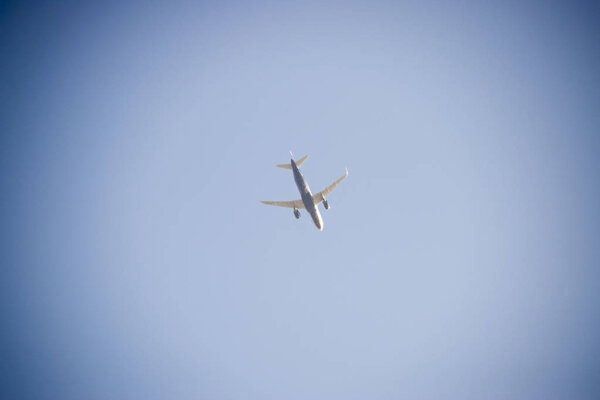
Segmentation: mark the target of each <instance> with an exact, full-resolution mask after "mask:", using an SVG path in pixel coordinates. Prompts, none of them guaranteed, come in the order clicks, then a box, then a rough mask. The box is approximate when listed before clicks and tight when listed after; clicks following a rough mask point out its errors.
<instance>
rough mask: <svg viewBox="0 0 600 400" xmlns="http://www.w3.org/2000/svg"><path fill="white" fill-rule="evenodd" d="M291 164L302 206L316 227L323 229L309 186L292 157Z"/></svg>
mask: <svg viewBox="0 0 600 400" xmlns="http://www.w3.org/2000/svg"><path fill="white" fill-rule="evenodd" d="M291 164H292V170H293V171H294V180H295V181H296V186H298V190H299V191H300V196H301V198H302V203H303V204H304V208H305V209H306V211H307V212H308V213H309V214H310V217H311V218H312V220H313V222H314V223H315V226H316V227H317V229H319V230H320V231H322V230H323V219H322V218H321V214H320V213H319V209H318V208H317V205H316V204H315V201H314V200H313V197H312V192H311V191H310V188H309V187H308V184H307V183H306V180H305V179H304V176H303V175H302V172H300V169H299V168H298V166H297V165H296V162H295V161H294V159H292V160H291Z"/></svg>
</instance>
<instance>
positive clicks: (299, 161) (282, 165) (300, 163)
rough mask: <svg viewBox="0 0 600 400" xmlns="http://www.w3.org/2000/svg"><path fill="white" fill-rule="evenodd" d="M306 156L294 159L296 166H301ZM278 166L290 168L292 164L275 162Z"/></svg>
mask: <svg viewBox="0 0 600 400" xmlns="http://www.w3.org/2000/svg"><path fill="white" fill-rule="evenodd" d="M307 158H308V155H306V156H304V157H302V158H301V159H299V160H298V161H296V166H298V167H299V166H301V165H302V163H303V162H304V161H306V159H307ZM277 166H278V167H279V168H285V169H292V164H277Z"/></svg>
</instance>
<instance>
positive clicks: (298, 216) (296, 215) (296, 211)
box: [294, 208, 300, 219]
mask: <svg viewBox="0 0 600 400" xmlns="http://www.w3.org/2000/svg"><path fill="white" fill-rule="evenodd" d="M294 217H296V219H298V218H300V210H298V209H297V208H294Z"/></svg>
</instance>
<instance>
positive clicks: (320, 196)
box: [313, 168, 348, 204]
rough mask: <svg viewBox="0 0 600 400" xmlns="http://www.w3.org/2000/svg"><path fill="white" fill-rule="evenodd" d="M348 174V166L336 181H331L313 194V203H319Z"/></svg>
mask: <svg viewBox="0 0 600 400" xmlns="http://www.w3.org/2000/svg"><path fill="white" fill-rule="evenodd" d="M347 176H348V168H346V173H345V174H344V175H343V176H342V177H341V178H339V179H338V180H337V181H335V182H333V183H332V184H331V185H329V186H327V188H326V189H324V190H322V191H320V192H319V193H316V194H313V201H314V202H315V204H319V203H320V202H322V201H323V200H325V199H326V198H327V196H329V194H331V192H333V190H334V189H335V188H336V187H337V186H338V185H339V184H340V183H341V182H342V181H343V180H344V179H346V177H347Z"/></svg>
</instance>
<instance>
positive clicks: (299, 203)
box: [261, 200, 304, 208]
mask: <svg viewBox="0 0 600 400" xmlns="http://www.w3.org/2000/svg"><path fill="white" fill-rule="evenodd" d="M261 203H263V204H267V205H270V206H279V207H288V208H304V203H303V202H302V200H293V201H261Z"/></svg>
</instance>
